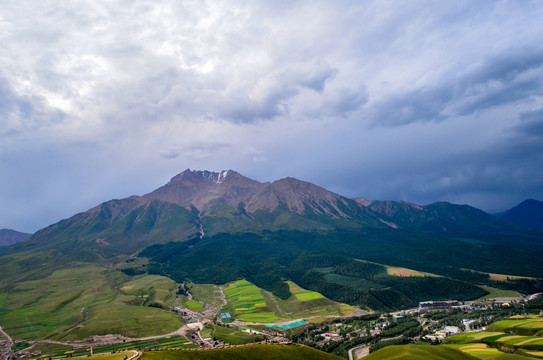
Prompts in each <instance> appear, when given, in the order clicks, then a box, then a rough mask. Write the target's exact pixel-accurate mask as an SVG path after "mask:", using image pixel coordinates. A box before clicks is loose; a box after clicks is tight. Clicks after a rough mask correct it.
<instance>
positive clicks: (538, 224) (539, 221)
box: [501, 199, 543, 229]
mask: <svg viewBox="0 0 543 360" xmlns="http://www.w3.org/2000/svg"><path fill="white" fill-rule="evenodd" d="M501 217H503V218H504V219H507V220H509V221H512V222H514V223H517V224H519V225H523V226H528V227H532V228H536V229H543V202H541V201H538V200H535V199H528V200H524V201H523V202H521V203H520V204H518V205H517V206H515V207H514V208H512V209H509V210H507V211H506V212H505V213H503V215H502V216H501Z"/></svg>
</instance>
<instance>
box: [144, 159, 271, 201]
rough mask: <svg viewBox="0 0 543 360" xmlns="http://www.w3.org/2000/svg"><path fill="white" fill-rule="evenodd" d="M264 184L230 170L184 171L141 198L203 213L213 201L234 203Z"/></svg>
mask: <svg viewBox="0 0 543 360" xmlns="http://www.w3.org/2000/svg"><path fill="white" fill-rule="evenodd" d="M263 186H265V184H261V183H260V182H258V181H256V180H251V179H249V178H246V177H245V176H243V175H241V174H239V173H237V172H235V171H232V170H225V171H221V172H220V173H217V172H211V171H192V170H190V169H187V170H185V171H183V172H182V173H181V174H179V175H176V176H174V177H173V178H172V179H171V180H170V182H169V183H167V184H166V185H164V186H162V187H160V188H158V189H156V190H155V191H153V192H151V193H149V194H146V195H143V196H142V198H143V199H158V200H163V201H167V202H171V203H175V204H189V203H190V204H192V205H194V207H196V208H197V209H198V210H200V211H202V210H204V209H205V207H206V205H207V204H209V203H210V202H211V201H212V200H216V199H222V200H224V201H225V202H226V203H228V204H237V203H239V202H241V201H243V200H245V199H246V198H248V197H249V196H250V195H252V194H254V193H255V192H257V191H258V190H260V189H261V188H262V187H263Z"/></svg>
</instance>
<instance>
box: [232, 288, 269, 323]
mask: <svg viewBox="0 0 543 360" xmlns="http://www.w3.org/2000/svg"><path fill="white" fill-rule="evenodd" d="M262 293H263V290H261V289H260V288H258V287H257V286H255V285H253V284H251V283H250V282H248V281H247V280H239V281H236V282H233V283H231V284H229V285H228V286H226V287H225V288H224V294H225V295H226V298H227V301H228V305H229V309H230V312H231V314H232V315H233V316H234V317H236V318H238V319H240V320H243V321H248V322H259V323H266V322H275V321H277V320H279V318H278V317H277V316H276V314H275V313H274V312H273V311H271V309H270V308H271V306H268V304H266V300H265V299H264V296H263V294H262ZM270 305H272V304H270Z"/></svg>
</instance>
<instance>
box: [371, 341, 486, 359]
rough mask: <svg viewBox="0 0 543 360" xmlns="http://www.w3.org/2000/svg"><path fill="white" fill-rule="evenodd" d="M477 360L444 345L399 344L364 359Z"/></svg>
mask: <svg viewBox="0 0 543 360" xmlns="http://www.w3.org/2000/svg"><path fill="white" fill-rule="evenodd" d="M381 359H382V360H396V359H398V360H399V359H401V360H476V359H477V358H476V357H473V356H471V355H468V354H466V353H464V352H462V351H459V350H456V349H451V348H448V347H444V346H430V345H399V346H388V347H386V348H384V349H381V350H378V351H376V352H374V353H372V354H370V355H368V356H366V357H365V358H364V360H381Z"/></svg>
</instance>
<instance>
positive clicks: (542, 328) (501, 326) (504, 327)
mask: <svg viewBox="0 0 543 360" xmlns="http://www.w3.org/2000/svg"><path fill="white" fill-rule="evenodd" d="M488 330H490V331H503V332H512V333H515V334H519V335H539V336H541V335H543V317H541V316H529V317H524V318H523V317H515V318H514V319H508V320H502V321H498V322H495V323H493V324H492V325H490V326H489V327H488Z"/></svg>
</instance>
